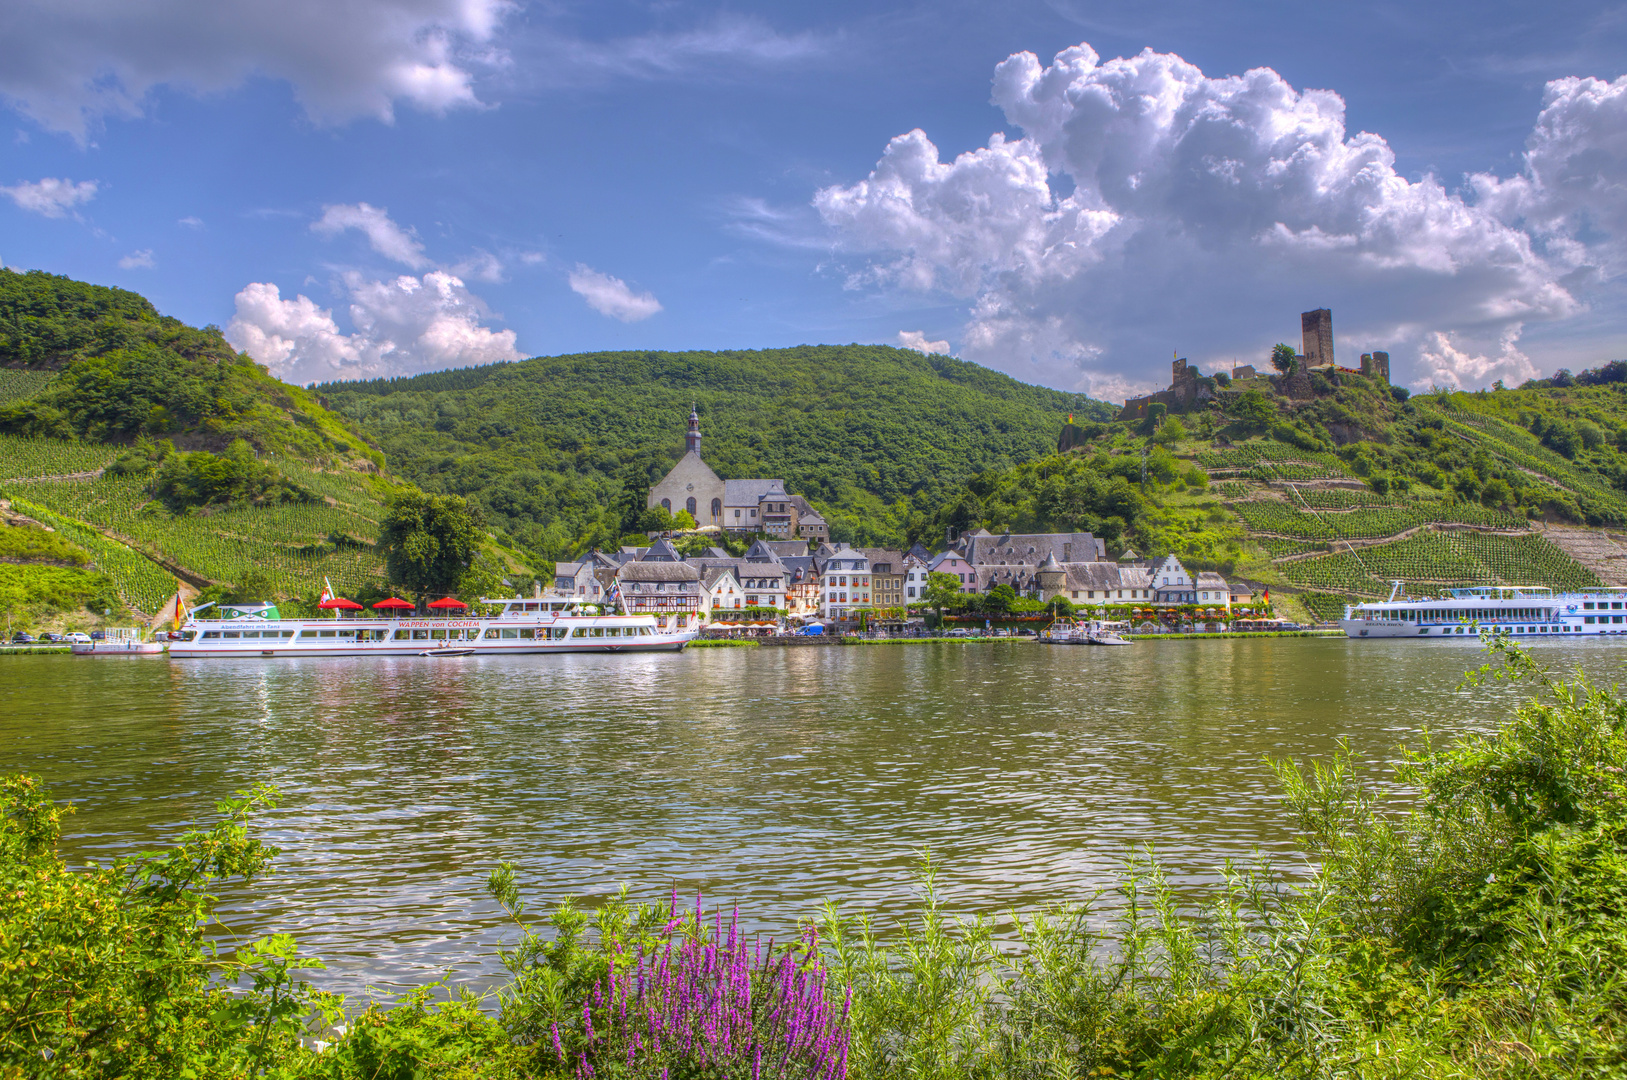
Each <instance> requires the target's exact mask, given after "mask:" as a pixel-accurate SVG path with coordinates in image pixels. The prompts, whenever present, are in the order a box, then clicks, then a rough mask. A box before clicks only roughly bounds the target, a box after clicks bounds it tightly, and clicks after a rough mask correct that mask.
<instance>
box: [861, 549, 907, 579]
mask: <svg viewBox="0 0 1627 1080" xmlns="http://www.w3.org/2000/svg"><path fill="white" fill-rule="evenodd" d="M864 554H865V556H866V557H867V558H868V559H869V560H870V572H871V573H872V574H902V573H903V572H904V553H903V552H902V551H892V550H890V549H888V548H865V549H864Z"/></svg>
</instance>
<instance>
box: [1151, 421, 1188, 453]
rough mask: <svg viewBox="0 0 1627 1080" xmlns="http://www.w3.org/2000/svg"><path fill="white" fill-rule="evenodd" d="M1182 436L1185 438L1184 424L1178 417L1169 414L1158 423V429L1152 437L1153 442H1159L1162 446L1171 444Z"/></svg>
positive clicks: (1178, 440)
mask: <svg viewBox="0 0 1627 1080" xmlns="http://www.w3.org/2000/svg"><path fill="white" fill-rule="evenodd" d="M1184 438H1186V425H1185V424H1183V423H1181V420H1180V418H1179V417H1176V416H1171V417H1169V418H1168V419H1167V420H1165V421H1164V422H1163V423H1162V424H1160V425H1158V430H1157V432H1155V433H1154V434H1153V437H1152V439H1153V442H1156V443H1161V444H1162V445H1164V446H1173V445H1174V444H1176V443H1178V442H1180V441H1181V440H1182V439H1184Z"/></svg>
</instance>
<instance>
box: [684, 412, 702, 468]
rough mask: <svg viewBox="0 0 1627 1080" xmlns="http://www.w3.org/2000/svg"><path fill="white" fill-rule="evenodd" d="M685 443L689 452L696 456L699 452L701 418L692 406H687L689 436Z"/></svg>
mask: <svg viewBox="0 0 1627 1080" xmlns="http://www.w3.org/2000/svg"><path fill="white" fill-rule="evenodd" d="M685 441H686V442H687V443H688V446H689V452H690V453H691V454H695V455H697V456H698V455H699V454H700V452H701V416H700V412H699V411H698V410H697V409H696V407H695V406H694V405H690V406H689V435H688V436H687V438H686V440H685Z"/></svg>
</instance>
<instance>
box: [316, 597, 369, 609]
mask: <svg viewBox="0 0 1627 1080" xmlns="http://www.w3.org/2000/svg"><path fill="white" fill-rule="evenodd" d="M316 606H317V607H319V608H323V609H324V610H327V611H332V610H334V609H338V610H339V611H360V610H362V606H361V605H360V604H358V603H356V601H354V600H346V599H345V598H344V597H342V596H335V597H331V598H330V599H327V600H324V601H322V602H321V603H320V604H318V605H316Z"/></svg>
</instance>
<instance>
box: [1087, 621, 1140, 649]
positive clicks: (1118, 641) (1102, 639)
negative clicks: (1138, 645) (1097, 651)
mask: <svg viewBox="0 0 1627 1080" xmlns="http://www.w3.org/2000/svg"><path fill="white" fill-rule="evenodd" d="M1085 644H1086V645H1130V644H1133V642H1131V641H1130V639H1129V638H1126V637H1124V636H1123V635H1121V634H1120V633H1119V627H1118V624H1116V623H1091V624H1090V630H1089V631H1088V632H1087V633H1086V634H1085Z"/></svg>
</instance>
